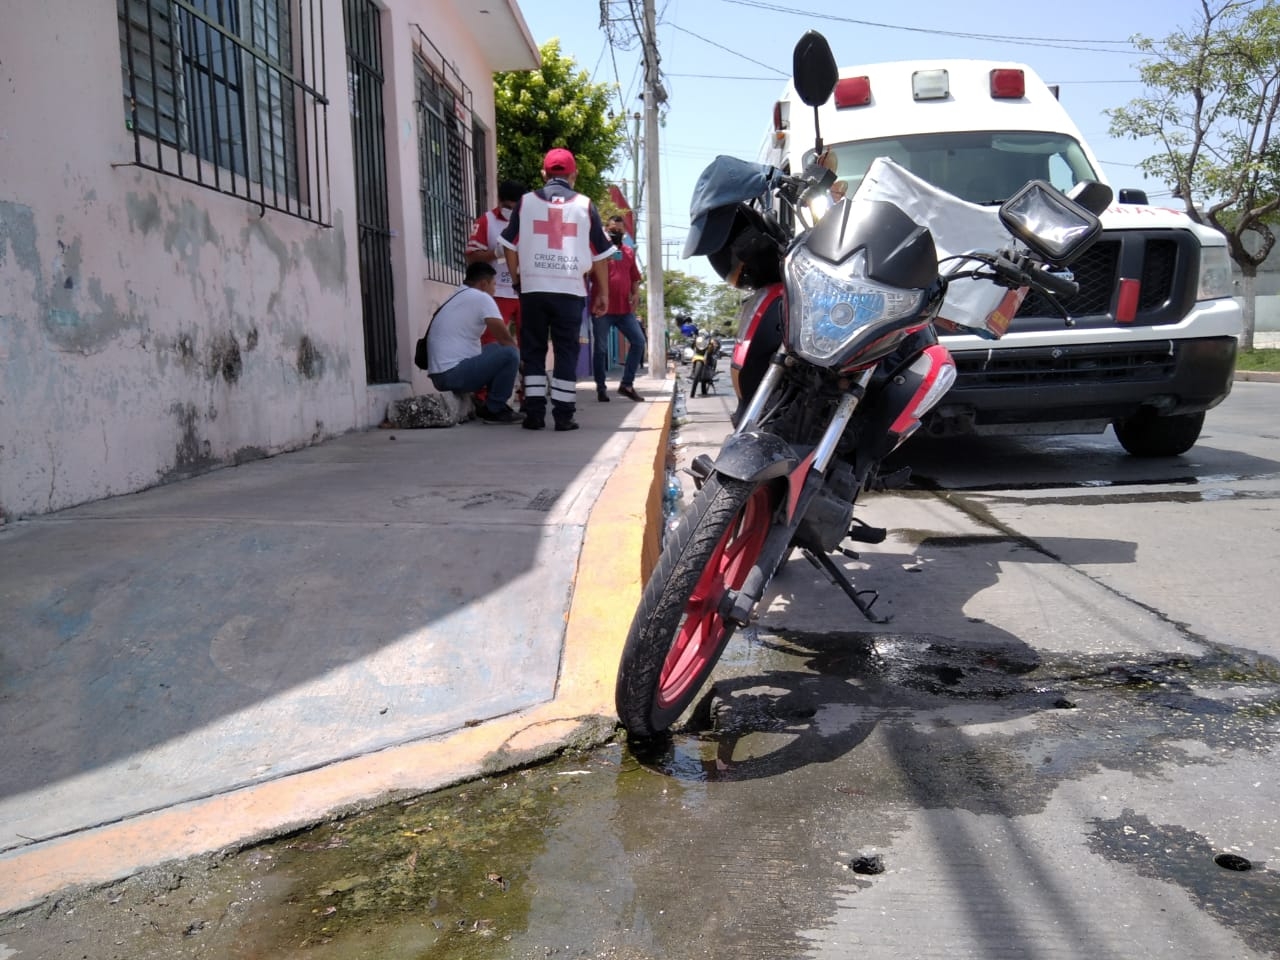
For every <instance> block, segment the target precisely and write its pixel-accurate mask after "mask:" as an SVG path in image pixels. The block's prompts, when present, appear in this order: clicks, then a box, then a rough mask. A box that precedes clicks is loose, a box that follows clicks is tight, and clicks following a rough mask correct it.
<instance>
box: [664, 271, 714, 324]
mask: <svg viewBox="0 0 1280 960" xmlns="http://www.w3.org/2000/svg"><path fill="white" fill-rule="evenodd" d="M706 295H707V285H706V283H704V282H703V281H702V280H700V279H699V278H698V277H695V276H694V275H693V274H691V273H685V272H684V271H682V270H663V271H662V302H663V306H664V307H665V308H666V311H667V326H668V327H669V328H674V329H679V326H680V325H679V324H678V323H675V318H676V317H677V316H679V315H682V314H687V315H688V316H691V317H697V316H698V314H699V313H700V312H701V307H702V302H703V300H704V299H705V298H706Z"/></svg>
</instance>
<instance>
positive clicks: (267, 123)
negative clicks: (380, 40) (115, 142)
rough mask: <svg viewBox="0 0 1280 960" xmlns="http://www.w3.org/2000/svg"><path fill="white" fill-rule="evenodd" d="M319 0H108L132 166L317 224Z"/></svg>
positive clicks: (321, 163) (323, 127) (321, 126)
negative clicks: (112, 6) (116, 31)
mask: <svg viewBox="0 0 1280 960" xmlns="http://www.w3.org/2000/svg"><path fill="white" fill-rule="evenodd" d="M322 2H323V0H116V12H117V19H118V21H119V26H120V64H121V71H122V74H123V81H124V108H125V122H126V125H127V126H128V128H129V129H130V130H131V131H132V133H133V143H134V159H133V162H134V164H136V165H137V166H140V167H145V168H147V169H149V170H155V171H157V172H159V173H163V174H167V175H169V176H175V177H177V178H179V179H181V180H186V181H188V182H191V183H197V184H200V185H201V186H204V187H208V188H210V189H213V190H217V191H219V192H220V193H226V194H230V195H231V196H236V197H241V198H243V199H245V200H248V201H250V202H252V203H256V204H258V205H259V206H261V207H263V208H264V209H265V208H268V207H269V208H271V209H273V210H280V211H282V212H284V213H288V214H291V215H293V216H296V217H300V218H302V219H304V220H309V221H312V222H315V223H322V224H326V225H328V224H329V223H330V222H331V213H330V210H329V195H328V192H329V156H328V114H327V108H328V103H329V101H328V98H327V97H326V96H325V94H324V91H323V89H322V85H323V76H324V61H323V46H322V43H321V40H322V37H323V32H324V22H323V13H322V10H321V5H322Z"/></svg>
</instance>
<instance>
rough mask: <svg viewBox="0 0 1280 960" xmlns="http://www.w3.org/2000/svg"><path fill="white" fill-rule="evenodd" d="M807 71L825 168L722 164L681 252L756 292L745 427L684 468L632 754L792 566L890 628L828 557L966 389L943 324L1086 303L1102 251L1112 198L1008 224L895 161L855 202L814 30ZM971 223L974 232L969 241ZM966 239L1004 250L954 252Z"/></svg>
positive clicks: (740, 369) (860, 525)
mask: <svg viewBox="0 0 1280 960" xmlns="http://www.w3.org/2000/svg"><path fill="white" fill-rule="evenodd" d="M793 62H794V67H795V70H794V72H795V78H794V79H795V87H796V90H797V93H798V95H799V97H800V99H801V101H802V102H803V103H804V104H806V105H807V106H810V107H812V108H813V110H814V121H815V130H816V136H815V144H814V151H813V153H812V154H811V156H812V157H813V162H812V163H807V164H806V167H805V169H804V170H803V171H802V172H801V174H800V175H798V176H797V175H794V174H791V173H789V172H783V171H781V170H778V169H775V168H772V167H768V166H765V165H762V164H754V163H748V162H746V161H741V160H735V159H733V158H730V157H718V158H716V160H715V161H713V163H712V164H711V165H710V166H708V168H707V169H706V170H705V171H704V172H703V174H702V176H701V178H700V179H699V182H698V185H697V187H696V188H695V191H694V197H693V200H692V202H691V208H690V213H691V216H692V225H691V229H690V234H689V239H688V242H687V244H686V247H685V252H684V255H685V256H686V257H688V256H707V257H708V259H709V261H710V262H711V265H712V267H713V268H714V269H715V270H716V271H717V273H718V274H719V275H720V276H721V277H722V278H724V279H725V280H726V281H727V282H729V283H730V284H732V285H734V286H735V287H738V288H740V289H744V290H747V291H754V293H753V295H751V296H750V297H749V298H748V299H747V300H746V301H745V302H744V304H743V307H742V311H741V314H740V317H739V331H740V333H739V338H738V342H737V344H736V345H735V348H734V353H733V357H732V362H731V371H730V372H731V379H732V382H733V386H734V390H735V392H736V393H737V396H738V399H739V403H738V407H737V409H736V410H735V411H734V413H733V414H732V417H731V419H732V422H733V425H734V430H733V432H732V433H731V434H730V435H729V437H728V438H727V439H726V440H725V441H724V443H723V445H722V446H721V448H720V450H719V452H718V454H717V455H716V456H715V458H714V459H713V458H711V457H710V456H708V455H706V454H702V455H700V456H698V457H696V458H695V459H694V460H693V462H692V463H691V464H690V467H689V470H690V472H691V473H692V474H693V476H694V479H695V483H696V485H697V493H696V495H695V496H694V497H693V499H692V501H691V502H690V503H689V505H688V506H687V507H686V508H685V510H684V512H683V513H682V515H681V516H680V518H679V519H678V520H677V521H676V523H675V524H674V526H673V528H672V529H670V530H669V532H668V534H667V537H666V540H665V543H664V547H663V551H662V554H661V557H660V559H659V561H658V563H657V565H656V567H655V568H654V570H653V573H652V575H651V576H650V578H649V580H648V583H647V584H646V586H645V589H644V593H643V596H642V598H641V601H640V604H639V606H638V607H637V609H636V612H635V615H634V617H633V619H632V623H631V627H630V630H629V632H628V635H627V639H626V643H625V645H624V649H623V652H622V657H621V662H620V664H619V668H618V675H617V682H616V687H615V705H616V708H617V713H618V717H619V719H620V720H621V722H622V724H623V726H624V728H625V729H626V731H627V733H628V736H629V737H630V738H631V739H633V740H634V741H638V742H640V741H644V740H646V739H649V738H654V737H658V736H661V735H662V734H663V733H665V731H667V730H668V729H669V728H670V726H671V725H672V724H673V723H675V722H676V721H677V720H678V719H679V717H680V715H681V714H682V713H683V712H684V711H685V709H686V708H687V707H688V706H689V704H690V703H692V702H693V700H694V697H695V696H696V695H697V694H698V692H699V691H700V689H701V687H702V686H703V684H704V682H705V681H706V680H707V678H708V677H709V675H710V674H711V672H712V669H713V668H714V667H715V665H716V663H717V661H718V660H719V658H720V655H721V653H722V652H723V650H724V648H725V645H726V644H727V643H728V641H729V639H730V638H731V636H732V635H733V633H734V631H735V630H736V629H737V628H739V627H742V626H745V625H746V624H748V623H749V622H750V620H751V618H752V616H753V613H754V611H755V609H756V607H757V605H758V604H759V603H760V600H761V598H762V596H763V595H764V593H765V590H766V588H767V587H768V585H769V583H770V581H771V579H772V577H773V576H774V574H775V573H776V571H777V570H778V569H779V568H780V566H781V565H782V564H783V562H785V561H786V560H787V559H788V558H789V557H790V556H791V555H792V552H793V551H796V550H799V551H800V552H801V553H802V554H803V555H804V556H805V557H806V558H807V559H808V560H809V561H810V562H812V563H814V564H815V565H816V566H818V567H819V568H821V569H822V570H824V571H825V572H826V574H827V576H828V578H829V579H830V580H831V581H832V582H833V583H834V584H835V585H836V586H838V587H839V588H840V589H841V590H842V591H843V592H844V593H845V594H846V595H847V596H848V597H849V599H850V600H851V601H852V602H853V603H854V605H855V606H856V607H857V608H858V610H859V611H860V612H861V613H862V614H863V616H865V617H867V618H868V619H870V620H873V621H879V622H883V618H880V617H879V616H878V615H876V614H875V612H874V611H873V609H872V608H873V605H874V603H875V600H876V597H875V595H874V592H872V591H865V592H860V591H859V590H858V589H857V587H856V586H855V585H854V583H853V582H852V581H851V580H850V578H849V577H848V575H847V574H846V573H845V571H844V570H843V569H842V568H841V567H839V566H838V565H837V564H836V563H835V561H834V560H833V559H832V556H831V555H832V554H833V553H840V554H843V555H846V556H855V557H856V556H857V554H856V553H855V552H853V551H852V550H851V549H849V548H846V547H844V546H843V543H844V542H845V540H846V539H847V540H850V541H852V542H854V543H879V542H881V541H883V540H884V539H885V537H886V535H887V531H886V530H884V529H882V528H878V527H872V526H870V525H868V524H866V523H864V522H863V521H862V520H861V519H860V518H858V517H855V515H854V508H855V505H856V503H857V500H858V497H859V495H860V494H861V493H862V492H863V491H865V490H876V489H891V488H894V487H898V486H901V485H903V484H904V483H905V482H906V481H907V479H908V477H909V473H910V469H909V468H903V469H901V470H898V471H893V472H890V473H888V474H882V472H881V469H880V467H881V464H882V462H883V461H884V459H885V458H886V457H887V456H888V455H889V454H890V453H892V452H893V451H894V450H895V449H897V448H898V447H899V446H900V445H901V444H902V442H903V441H905V440H906V439H907V438H908V437H909V436H910V435H911V433H912V432H913V431H914V430H915V429H916V428H917V427H918V426H919V425H920V422H921V418H922V417H923V416H924V415H925V414H926V413H927V412H928V411H929V410H930V409H931V408H932V407H933V406H934V405H935V404H937V403H938V401H939V400H940V399H941V398H942V397H943V395H944V394H945V393H946V392H947V390H948V389H949V388H950V386H951V384H952V383H953V382H954V380H955V365H954V363H953V362H952V359H951V356H950V354H949V353H948V352H947V350H946V348H945V347H944V346H943V345H942V344H940V343H939V341H938V336H937V328H938V327H939V326H943V327H945V326H946V325H949V324H950V325H956V326H960V327H963V328H965V329H967V330H971V331H974V332H978V333H980V334H981V335H983V336H989V337H993V338H994V337H998V336H1000V335H1001V334H1002V333H1003V332H1004V330H1005V329H1006V328H1007V325H1008V320H1009V318H1011V317H1012V316H1013V314H1014V313H1015V312H1016V310H1017V307H1018V305H1019V304H1020V303H1021V298H1022V297H1023V296H1025V295H1026V294H1027V293H1028V291H1035V292H1036V293H1038V294H1040V295H1041V296H1043V297H1045V298H1047V300H1048V301H1049V302H1051V303H1057V300H1058V299H1068V298H1070V297H1072V296H1074V295H1075V293H1076V292H1077V290H1078V287H1077V284H1076V283H1075V281H1074V280H1073V279H1072V278H1071V275H1070V273H1069V270H1068V269H1067V267H1068V265H1069V264H1070V263H1071V262H1072V261H1073V260H1075V258H1077V257H1078V256H1079V255H1080V254H1082V253H1083V252H1084V251H1085V250H1086V249H1087V248H1088V247H1089V246H1090V245H1091V244H1092V243H1093V242H1094V241H1095V240H1096V239H1097V236H1098V234H1099V232H1100V231H1101V223H1100V222H1099V220H1098V217H1097V214H1098V213H1100V212H1101V211H1102V210H1103V209H1105V207H1106V206H1107V205H1108V204H1109V203H1110V200H1111V190H1110V188H1109V187H1107V186H1105V185H1103V184H1100V183H1093V182H1086V183H1082V184H1077V185H1076V186H1075V187H1073V188H1072V189H1071V191H1070V193H1069V194H1066V193H1063V192H1061V191H1059V190H1057V189H1055V188H1054V187H1053V186H1051V185H1050V184H1049V183H1047V182H1045V181H1043V180H1032V181H1029V182H1028V183H1027V184H1026V185H1025V186H1024V187H1023V188H1022V189H1020V190H1019V191H1017V192H1016V193H1015V194H1014V195H1013V196H1012V197H1010V198H1009V199H1008V200H1006V201H1005V202H1004V203H1003V204H1001V205H1000V206H999V209H998V210H994V209H991V208H989V207H979V206H977V205H974V204H969V203H967V202H965V201H962V200H960V199H959V198H956V197H953V196H951V195H950V194H945V193H944V192H943V191H940V190H938V189H937V188H935V187H933V186H932V185H931V184H929V183H927V182H926V181H923V180H920V179H919V178H916V177H914V176H913V175H911V174H910V173H908V172H907V171H905V170H903V169H902V168H900V167H897V166H896V165H895V164H893V163H892V161H889V160H887V159H884V158H881V159H877V160H876V161H874V162H873V163H872V164H871V166H870V168H869V169H868V170H867V172H866V173H865V175H864V176H863V177H862V180H861V182H860V184H859V185H858V187H857V189H856V190H855V191H854V192H853V193H852V195H844V194H845V191H844V190H841V189H838V188H837V189H835V190H833V187H837V182H836V173H835V171H833V170H832V169H830V168H829V165H827V164H826V163H825V162H824V161H825V156H826V155H825V154H824V151H823V144H822V137H821V132H820V130H817V119H818V107H819V106H821V105H822V104H823V103H825V102H826V101H827V100H828V99H829V98H830V96H831V93H832V91H833V89H834V87H835V85H836V81H837V78H838V74H837V68H836V64H835V59H834V57H833V56H832V54H831V50H830V47H829V46H828V45H827V42H826V39H825V38H824V37H822V35H821V34H818V33H816V32H813V31H810V32H809V33H806V34H805V35H804V37H802V38H801V40H800V42H799V43H798V44H797V46H796V49H795V54H794V61H793ZM921 198H927V201H928V202H927V203H926V204H924V206H922V205H921ZM824 208H825V210H824ZM908 211H911V212H913V213H915V214H916V217H917V219H920V220H923V221H924V222H927V223H929V224H930V226H929V227H926V226H923V225H921V223H920V222H917V220H916V219H913V218H912V216H910V215H908ZM962 222H963V223H965V224H971V225H976V226H972V227H968V226H967V227H966V228H965V230H962V231H959V232H958V233H957V230H955V229H953V225H954V224H956V223H962ZM935 235H938V236H939V237H941V236H943V235H947V243H946V245H945V246H940V245H939V244H938V243H935ZM957 237H959V238H960V239H959V241H958V240H957ZM972 238H981V239H982V240H984V241H991V240H994V242H983V243H974V244H964V245H962V246H957V243H959V242H962V241H964V240H970V239H972ZM947 246H949V247H950V248H951V250H952V251H954V252H948V250H947V249H946V247H947ZM1059 312H1060V313H1061V314H1062V316H1063V318H1064V320H1065V322H1066V323H1068V324H1070V322H1071V320H1070V317H1069V316H1068V315H1067V313H1066V311H1065V310H1064V309H1062V308H1061V307H1059ZM868 594H869V595H870V596H868Z"/></svg>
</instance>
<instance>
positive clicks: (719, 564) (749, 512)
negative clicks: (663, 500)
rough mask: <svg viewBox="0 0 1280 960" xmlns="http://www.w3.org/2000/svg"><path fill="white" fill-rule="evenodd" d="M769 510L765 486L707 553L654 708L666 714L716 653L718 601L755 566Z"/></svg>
mask: <svg viewBox="0 0 1280 960" xmlns="http://www.w3.org/2000/svg"><path fill="white" fill-rule="evenodd" d="M772 514H773V505H772V503H771V502H770V499H769V490H768V488H767V487H757V488H756V489H755V491H754V492H752V494H751V496H750V498H749V499H748V500H747V502H746V503H744V504H743V505H742V509H741V510H740V511H738V515H737V517H735V518H734V520H733V522H732V523H730V524H729V529H727V530H726V531H725V532H724V536H723V537H721V538H720V542H719V543H717V544H716V548H715V550H713V551H712V553H711V556H710V558H708V560H707V565H706V567H705V569H704V570H703V572H702V576H701V577H699V578H698V583H697V585H696V586H695V587H694V588H693V593H692V594H691V595H690V597H689V602H688V603H687V604H685V608H684V613H685V616H684V620H683V621H682V622H681V624H680V632H679V633H677V634H676V639H675V643H673V644H672V646H671V650H670V652H669V653H668V654H667V659H666V662H665V663H663V665H662V677H661V679H660V680H659V681H658V696H657V705H658V707H659V708H661V709H667V708H669V707H671V706H672V705H673V704H675V703H677V702H678V701H679V700H680V698H681V697H682V696H683V695H684V694H685V693H686V692H688V689H689V687H690V685H692V684H697V683H701V682H702V679H703V676H704V673H705V671H706V669H707V666H708V664H709V662H710V661H711V660H713V659H714V658H715V657H716V656H717V655H718V654H719V652H720V644H721V642H722V641H723V640H724V636H725V631H726V626H725V622H724V617H722V616H721V615H720V611H719V608H720V601H721V600H722V599H723V598H724V595H725V592H726V591H728V590H737V589H738V588H740V587H741V586H742V583H743V581H744V580H746V578H747V573H748V572H749V571H750V570H751V568H752V566H754V565H755V562H756V559H757V558H758V557H759V556H760V551H761V550H762V549H764V541H765V537H766V536H768V534H769V523H770V518H771V516H772Z"/></svg>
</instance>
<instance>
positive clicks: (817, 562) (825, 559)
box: [803, 550, 892, 623]
mask: <svg viewBox="0 0 1280 960" xmlns="http://www.w3.org/2000/svg"><path fill="white" fill-rule="evenodd" d="M803 552H804V555H805V558H806V559H808V561H809V562H810V563H812V564H813V565H814V566H815V567H817V568H819V569H820V570H824V571H825V572H826V574H827V576H828V577H830V578H831V582H832V583H834V584H835V585H836V586H837V587H839V588H840V589H841V590H843V591H844V593H845V596H847V597H848V598H849V599H850V600H852V601H853V605H854V606H855V607H857V608H858V610H859V611H860V612H861V613H862V615H863V616H864V617H866V618H867V619H868V620H870V621H871V622H872V623H888V622H889V621H890V619H892V618H891V617H882V616H879V615H878V614H875V613H872V612H871V608H872V607H873V606H875V602H876V601H877V600H879V599H880V594H879V593H878V592H877V591H875V590H859V589H858V588H857V587H855V586H854V585H853V581H852V580H851V579H849V575H848V574H847V573H845V572H844V571H843V570H841V569H840V568H839V567H837V566H836V564H835V561H834V560H832V559H831V558H830V557H829V556H827V554H825V553H815V552H814V551H812V550H805V551H803ZM848 553H853V551H852V550H850V551H848ZM846 555H847V554H846ZM854 556H856V554H854ZM866 594H870V596H871V599H870V600H864V599H863V596H864V595H866Z"/></svg>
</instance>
